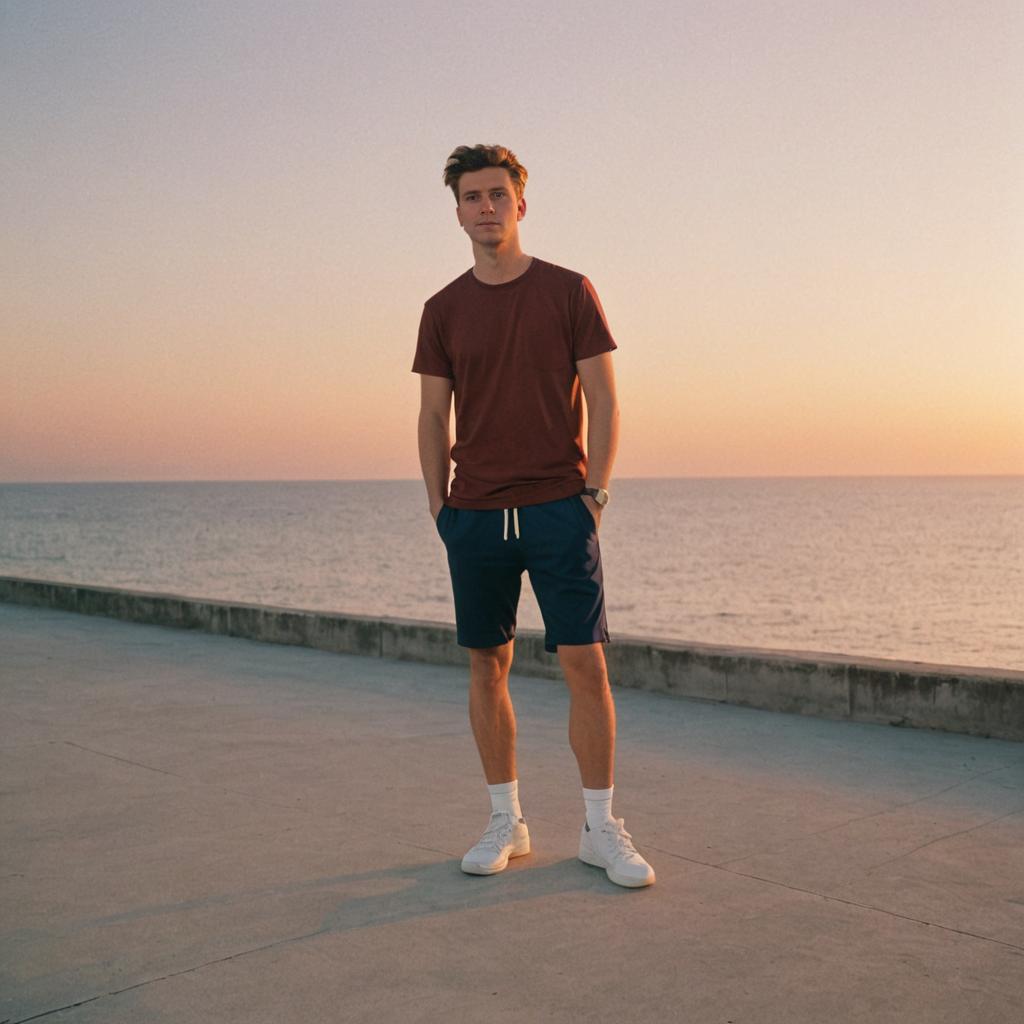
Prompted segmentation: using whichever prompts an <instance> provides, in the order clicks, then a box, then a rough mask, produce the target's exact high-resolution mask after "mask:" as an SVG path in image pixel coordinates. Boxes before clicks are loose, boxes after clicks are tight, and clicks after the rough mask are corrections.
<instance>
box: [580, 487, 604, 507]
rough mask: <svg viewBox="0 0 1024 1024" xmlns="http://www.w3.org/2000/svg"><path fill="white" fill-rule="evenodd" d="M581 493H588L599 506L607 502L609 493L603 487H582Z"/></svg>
mask: <svg viewBox="0 0 1024 1024" xmlns="http://www.w3.org/2000/svg"><path fill="white" fill-rule="evenodd" d="M583 493H584V494H589V495H590V496H591V497H592V498H593V499H594V501H596V502H597V503H598V505H600V506H601V508H604V507H605V505H607V504H608V498H609V494H608V492H607V491H606V490H605V489H604V488H603V487H584V488H583Z"/></svg>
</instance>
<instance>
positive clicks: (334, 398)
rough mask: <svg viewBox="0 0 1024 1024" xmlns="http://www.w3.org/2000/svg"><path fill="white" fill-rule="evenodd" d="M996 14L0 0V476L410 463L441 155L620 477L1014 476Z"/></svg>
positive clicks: (1001, 70)
mask: <svg viewBox="0 0 1024 1024" xmlns="http://www.w3.org/2000/svg"><path fill="white" fill-rule="evenodd" d="M1022 97H1024V5H1021V4H1020V3H1019V2H1018V0H1007V2H1003V3H999V2H992V3H989V2H983V0H982V2H978V0H972V2H970V3H955V2H914V0H909V2H902V0H901V2H900V3H892V2H891V0H885V2H873V0H868V2H849V3H831V2H811V0H808V2H799V3H796V2H758V0H744V2H739V3H734V2H721V0H708V2H704V3H692V2H678V3H674V4H667V3H646V2H633V3H630V4H622V3H619V2H615V3H611V2H605V0H588V2H586V3H575V2H574V3H555V4H552V3H550V2H544V3H537V2H533V0H530V2H525V3H516V4H510V3H503V4H497V3H491V2H478V0H474V2H472V3H461V2H444V3H440V2H431V0H418V2H415V3H408V2H403V3H383V4H374V5H370V4H366V5H362V6H361V7H360V8H359V9H354V8H353V7H352V6H351V5H348V4H341V3H337V2H330V3H321V2H316V3H311V2H303V0H297V2H294V3H281V2H277V3H264V2H248V3H237V2H236V3H226V2H206V0H203V2H201V3H199V2H184V0H175V2H169V0H168V2H165V3H153V2H139V0H128V2H108V0H90V2H89V3H79V2H57V0H49V2H47V3H31V2H28V0H25V2H20V3H12V2H4V3H0V126H2V137H3V139H4V145H3V152H2V155H0V161H2V162H0V167H2V191H0V202H2V209H0V213H2V218H3V231H2V237H3V250H2V254H0V360H2V361H0V366H2V370H0V481H8V482H10V481H72V480H191V479H273V480H282V479H339V478H363V479H368V478H401V477H405V478H412V477H419V474H420V470H419V462H418V458H417V452H416V416H417V411H418V402H419V378H418V377H417V376H416V375H415V374H413V373H411V372H410V368H411V364H412V358H413V352H414V348H415V338H416V327H417V325H418V322H419V317H420V311H421V308H422V304H423V301H424V300H425V299H426V298H427V297H429V296H430V295H431V294H433V293H434V292H436V291H437V290H438V289H440V288H441V287H443V286H444V285H445V284H447V283H448V282H449V281H450V280H451V279H453V278H454V277H456V276H457V275H458V274H460V273H462V272H463V271H464V270H466V269H467V268H468V267H469V266H470V265H471V263H472V254H471V251H470V247H469V241H468V239H467V238H466V236H465V234H464V233H463V232H462V231H461V230H460V229H459V227H458V226H457V223H456V219H455V211H454V201H453V199H452V197H451V194H450V193H449V192H448V191H447V190H446V189H445V188H444V187H443V185H442V183H441V171H442V168H443V166H444V162H445V159H446V157H447V156H448V154H449V153H450V152H451V150H452V149H453V148H454V147H455V146H456V145H460V144H474V143H477V142H486V143H502V144H504V145H508V146H510V147H511V148H512V149H513V150H514V151H515V152H516V153H517V154H518V156H519V158H520V159H521V160H522V161H523V163H524V164H525V165H526V167H527V168H528V170H529V174H530V180H529V183H528V185H527V190H526V198H527V202H528V212H527V216H526V219H525V220H524V221H523V222H522V224H521V238H522V244H523V249H524V251H526V252H527V253H530V254H533V255H537V256H539V257H541V258H543V259H546V260H549V261H551V262H554V263H559V264H561V265H563V266H567V267H571V268H573V269H574V270H578V271H581V272H583V273H585V274H587V275H588V276H589V277H590V279H591V280H592V281H593V282H594V285H595V286H596V288H597V290H598V293H599V294H600V296H601V299H602V302H603V304H604V307H605V312H606V313H607V315H608V318H609V322H610V324H611V327H612V331H613V334H614V335H615V338H616V340H617V342H618V344H619V350H618V351H617V352H616V354H615V366H616V372H617V378H618V388H619V400H620V406H621V414H622V437H621V443H620V448H619V455H618V459H617V461H616V464H615V469H614V475H613V477H614V476H619V477H631V476H774V475H783V476H790V475H846V474H851V475H858V474H990V473H991V474H996V473H1022V472H1024V414H1022V412H1021V409H1022V408H1024V341H1022V339H1024V288H1022V287H1021V285H1022V282H1024V274H1022V271H1024V192H1022V182H1024V118H1022V117H1021V110H1022V102H1021V100H1022Z"/></svg>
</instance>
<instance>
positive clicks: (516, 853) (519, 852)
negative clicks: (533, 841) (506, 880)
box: [461, 839, 530, 875]
mask: <svg viewBox="0 0 1024 1024" xmlns="http://www.w3.org/2000/svg"><path fill="white" fill-rule="evenodd" d="M529 852H530V840H529V839H527V840H526V842H525V843H520V844H519V845H518V846H513V847H512V849H511V850H509V852H508V855H507V856H506V857H505V859H504V860H502V861H498V863H497V864H495V865H494V866H493V867H485V866H484V865H483V864H474V863H473V862H472V861H465V860H464V861H463V862H462V865H461V867H462V870H463V871H465V872H466V874H467V875H496V874H497V873H498V872H499V871H504V870H505V868H507V867H508V862H509V861H510V860H511V859H512V858H513V857H525V856H526V855H527V854H528V853H529Z"/></svg>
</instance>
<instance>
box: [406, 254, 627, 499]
mask: <svg viewBox="0 0 1024 1024" xmlns="http://www.w3.org/2000/svg"><path fill="white" fill-rule="evenodd" d="M617 347H618V346H616V344H615V341H614V340H613V338H612V335H611V331H609V329H608V323H607V321H606V320H605V317H604V311H603V310H602V309H601V303H600V301H599V300H598V298H597V293H596V292H595V291H594V286H593V285H592V284H591V283H590V282H589V281H588V280H587V278H586V277H584V276H583V275H582V274H577V273H575V272H574V271H572V270H566V269H565V268H564V267H558V266H555V264H553V263H547V262H545V261H544V260H539V259H537V257H536V256H535V257H533V259H532V260H531V262H530V265H529V266H528V267H527V268H526V271H525V273H523V274H520V275H519V277H517V278H515V279H514V280H512V281H506V282H504V284H484V283H483V282H482V281H478V280H477V278H476V276H475V275H474V274H473V271H472V270H467V271H466V273H464V274H462V275H461V276H460V277H457V278H456V279H455V280H454V281H452V283H451V284H449V285H448V286H447V287H445V288H442V289H441V291H439V292H438V293H437V294H436V295H433V296H431V297H430V298H429V299H427V301H426V303H425V304H424V306H423V317H422V319H421V320H420V331H419V340H418V342H417V344H416V357H415V359H414V360H413V364H412V371H413V373H428V374H431V375H433V376H436V377H450V378H452V379H453V380H454V382H455V385H454V390H455V444H454V445H453V446H452V450H451V457H452V460H453V461H454V462H455V477H454V479H453V480H452V485H451V493H450V494H449V496H448V498H447V504H449V505H451V506H452V507H453V508H513V507H519V506H522V505H536V504H538V503H540V502H542V501H554V500H555V499H556V498H567V497H569V496H570V495H572V494H579V493H580V492H582V490H583V487H584V481H585V480H586V456H585V454H584V450H583V396H582V394H581V391H580V380H579V377H578V376H577V374H576V361H577V360H579V359H587V358H588V357H590V356H596V355H600V354H601V353H602V352H611V351H613V350H614V349H615V348H617Z"/></svg>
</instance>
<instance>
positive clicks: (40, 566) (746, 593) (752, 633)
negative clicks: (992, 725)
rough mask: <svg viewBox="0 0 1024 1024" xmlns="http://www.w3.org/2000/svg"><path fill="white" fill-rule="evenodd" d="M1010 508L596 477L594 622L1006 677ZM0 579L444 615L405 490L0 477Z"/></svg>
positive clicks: (833, 488)
mask: <svg viewBox="0 0 1024 1024" xmlns="http://www.w3.org/2000/svg"><path fill="white" fill-rule="evenodd" d="M1022 513H1024V477H1019V476H1015V477H816V478H795V477H793V478H743V479H739V478H717V479H690V478H684V479H669V478H657V479H619V478H617V479H616V480H615V484H614V491H613V496H612V502H611V504H610V505H609V506H608V509H607V511H606V512H605V513H604V515H603V517H602V524H601V532H600V544H601V554H602V562H603V566H604V579H605V597H606V607H607V615H608V627H609V633H610V635H611V639H612V642H614V641H615V638H616V636H625V635H632V636H645V637H656V638H661V639H670V640H682V641H694V642H699V643H712V644H738V645H742V646H751V647H768V648H779V649H786V650H797V651H817V652H836V653H842V654H848V655H853V656H868V657H884V658H901V659H909V660H915V661H927V662H935V663H941V664H947V665H959V666H978V667H992V668H1012V669H1021V668H1024V514H1022ZM0 575H8V576H29V577H34V578H39V579H50V580H62V581H68V582H76V583H92V584H102V585H107V586H117V587H130V588H135V589H143V590H152V591H163V592H171V593H177V594H185V595H190V596H197V597H212V598H221V599H228V600H239V601H251V602H258V603H262V604H272V605H278V606H284V607H295V608H311V609H323V610H330V611H341V612H349V613H356V614H360V615H380V616H385V615H386V616H399V617H402V618H414V619H430V620H434V621H438V622H449V623H452V622H454V621H455V614H454V605H453V602H452V595H451V589H450V583H449V578H448V567H447V562H446V560H445V551H444V545H443V543H442V542H441V539H440V537H439V536H438V534H437V530H436V528H435V526H434V523H433V521H432V520H431V518H430V514H429V510H428V507H427V498H426V492H425V489H424V486H423V483H422V481H420V480H372V481H360V480H342V481H283V482H272V481H259V482H216V481H211V482H207V481H200V482H184V483H179V482H174V483H150V482H140V483H73V484H0ZM518 624H519V626H520V627H522V628H534V629H540V628H542V627H543V623H542V620H541V615H540V609H539V608H538V606H537V602H536V598H535V597H534V594H533V590H532V589H531V587H530V583H529V577H528V576H527V575H525V574H524V577H523V590H522V597H521V600H520V606H519V623H518Z"/></svg>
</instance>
